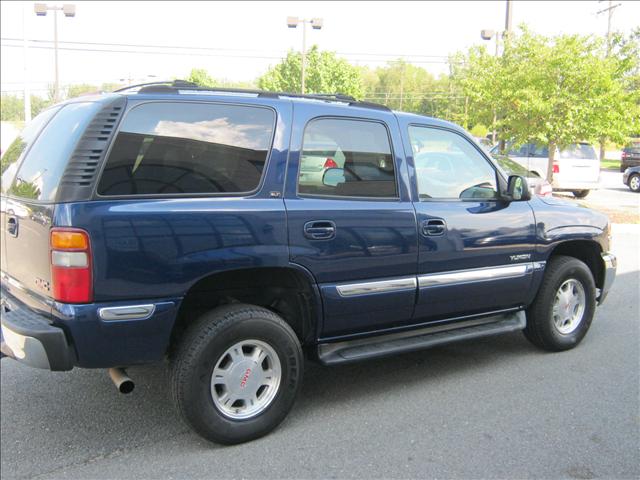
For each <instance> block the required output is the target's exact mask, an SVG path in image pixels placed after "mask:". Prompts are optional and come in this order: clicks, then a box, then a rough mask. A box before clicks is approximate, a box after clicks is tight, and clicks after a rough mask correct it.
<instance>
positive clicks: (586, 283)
mask: <svg viewBox="0 0 640 480" xmlns="http://www.w3.org/2000/svg"><path fill="white" fill-rule="evenodd" d="M595 308H596V287H595V282H594V280H593V275H592V274H591V270H589V267H587V266H586V265H585V264H584V263H583V262H581V261H580V260H578V259H577V258H573V257H565V256H560V255H558V256H554V257H552V258H551V259H550V260H549V262H548V263H547V268H546V270H545V274H544V278H543V280H542V285H541V286H540V289H539V290H538V295H537V296H536V299H535V300H534V302H533V304H532V305H531V306H530V307H529V309H528V310H527V326H526V328H525V329H524V334H525V336H526V337H527V338H528V339H529V340H530V341H531V342H532V343H533V344H534V345H536V346H538V347H540V348H542V349H544V350H549V351H560V350H568V349H570V348H573V347H575V346H576V345H578V344H579V343H580V342H581V341H582V339H583V338H584V336H585V335H586V334H587V331H588V330H589V326H590V325H591V320H592V319H593V314H594V312H595Z"/></svg>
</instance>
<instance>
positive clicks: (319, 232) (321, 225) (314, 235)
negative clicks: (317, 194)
mask: <svg viewBox="0 0 640 480" xmlns="http://www.w3.org/2000/svg"><path fill="white" fill-rule="evenodd" d="M304 236H305V237H307V238H308V239H309V240H331V239H332V238H335V236H336V224H335V223H333V222H332V221H331V220H313V221H311V222H307V223H305V224H304Z"/></svg>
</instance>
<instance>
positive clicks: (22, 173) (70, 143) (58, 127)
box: [7, 102, 100, 203]
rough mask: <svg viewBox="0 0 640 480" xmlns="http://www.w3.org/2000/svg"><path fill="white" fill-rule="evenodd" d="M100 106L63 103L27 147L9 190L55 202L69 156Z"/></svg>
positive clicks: (34, 198) (32, 198) (11, 194)
mask: <svg viewBox="0 0 640 480" xmlns="http://www.w3.org/2000/svg"><path fill="white" fill-rule="evenodd" d="M99 109H100V104H99V103H95V102H81V103H70V104H68V105H64V106H63V107H62V108H61V109H60V110H59V111H58V113H57V114H55V116H54V117H53V118H51V120H49V122H48V123H47V124H46V126H45V127H44V129H42V133H40V135H38V136H37V138H36V139H35V140H34V141H33V144H32V145H31V147H30V148H29V149H28V150H25V152H26V156H25V157H24V160H23V161H22V163H21V164H20V166H19V167H18V172H17V174H16V175H15V178H14V179H13V182H12V183H11V186H10V187H9V189H8V191H7V193H8V194H9V195H10V196H14V197H20V198H25V199H29V200H36V201H39V202H49V203H50V202H54V201H55V196H56V192H57V190H58V186H59V184H60V179H61V178H62V174H63V173H64V170H65V168H66V166H67V163H68V161H69V157H70V156H71V154H72V153H73V150H74V149H75V146H76V144H77V143H78V140H79V139H80V137H81V136H82V134H83V133H84V130H85V129H86V127H87V125H88V124H89V122H91V120H92V119H93V116H94V115H95V114H96V113H97V111H98V110H99ZM7 153H8V151H7Z"/></svg>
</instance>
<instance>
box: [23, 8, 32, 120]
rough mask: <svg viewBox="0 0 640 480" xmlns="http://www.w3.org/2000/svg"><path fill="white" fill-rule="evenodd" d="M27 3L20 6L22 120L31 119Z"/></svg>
mask: <svg viewBox="0 0 640 480" xmlns="http://www.w3.org/2000/svg"><path fill="white" fill-rule="evenodd" d="M26 8H27V4H26V3H25V4H24V6H23V8H22V63H23V65H24V71H23V75H24V76H23V82H24V100H23V103H24V121H25V123H27V122H30V121H31V92H30V91H29V71H28V69H27V64H28V62H27V58H28V55H27V54H28V51H27V13H26V12H25V10H26Z"/></svg>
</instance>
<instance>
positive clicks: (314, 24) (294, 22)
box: [287, 17, 323, 93]
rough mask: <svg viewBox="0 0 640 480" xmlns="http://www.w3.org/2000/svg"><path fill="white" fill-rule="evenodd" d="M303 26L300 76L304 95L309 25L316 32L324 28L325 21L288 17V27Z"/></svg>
mask: <svg viewBox="0 0 640 480" xmlns="http://www.w3.org/2000/svg"><path fill="white" fill-rule="evenodd" d="M300 23H301V24H302V72H301V75H300V85H301V87H300V91H301V93H304V71H305V64H306V63H307V23H308V24H310V25H311V28H313V29H314V30H320V29H321V28H322V24H323V20H322V19H321V18H309V19H307V18H298V17H287V27H289V28H296V27H297V26H298V24H300Z"/></svg>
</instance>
